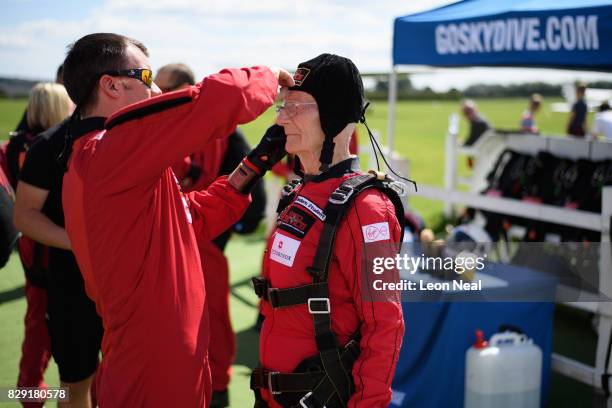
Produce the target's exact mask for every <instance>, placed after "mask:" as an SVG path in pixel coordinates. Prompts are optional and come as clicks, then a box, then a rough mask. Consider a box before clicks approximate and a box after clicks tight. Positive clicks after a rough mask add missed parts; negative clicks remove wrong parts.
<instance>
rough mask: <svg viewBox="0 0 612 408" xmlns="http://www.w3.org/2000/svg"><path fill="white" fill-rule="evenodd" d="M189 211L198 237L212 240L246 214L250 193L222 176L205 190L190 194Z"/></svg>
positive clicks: (188, 198) (188, 197)
mask: <svg viewBox="0 0 612 408" xmlns="http://www.w3.org/2000/svg"><path fill="white" fill-rule="evenodd" d="M186 196H187V200H188V201H189V203H188V204H189V210H190V211H191V217H192V222H193V228H194V230H195V234H196V238H197V239H198V240H203V239H204V240H212V239H215V238H216V237H217V236H219V235H220V234H221V233H222V232H223V231H225V230H227V229H228V228H229V227H230V226H232V225H234V224H235V223H236V222H237V221H238V220H239V219H240V217H241V216H242V214H244V212H245V211H246V209H247V207H248V206H249V204H250V202H251V196H250V195H246V194H242V193H239V192H238V191H236V189H235V188H234V187H232V186H230V185H229V184H228V182H227V176H222V177H219V178H218V179H217V180H216V181H215V182H214V183H212V184H211V185H210V186H209V187H208V188H207V189H206V190H202V191H192V192H191V193H189V194H187V195H186Z"/></svg>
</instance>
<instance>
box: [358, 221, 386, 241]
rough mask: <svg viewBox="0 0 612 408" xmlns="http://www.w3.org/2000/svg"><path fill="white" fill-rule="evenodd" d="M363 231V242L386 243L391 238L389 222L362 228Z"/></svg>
mask: <svg viewBox="0 0 612 408" xmlns="http://www.w3.org/2000/svg"><path fill="white" fill-rule="evenodd" d="M361 230H362V231H363V240H364V241H365V242H376V241H384V240H386V239H390V238H391V235H390V234H389V223H388V222H377V223H376V224H369V225H364V226H363V227H361Z"/></svg>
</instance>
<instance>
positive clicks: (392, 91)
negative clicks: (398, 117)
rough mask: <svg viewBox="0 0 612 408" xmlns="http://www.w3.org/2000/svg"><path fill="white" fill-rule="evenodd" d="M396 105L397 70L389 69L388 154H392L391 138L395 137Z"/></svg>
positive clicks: (393, 67)
mask: <svg viewBox="0 0 612 408" xmlns="http://www.w3.org/2000/svg"><path fill="white" fill-rule="evenodd" d="M396 103H397V68H396V67H395V66H392V67H391V73H390V74H389V114H388V117H387V119H388V122H387V147H388V148H389V154H391V153H392V152H393V137H394V136H395V106H396Z"/></svg>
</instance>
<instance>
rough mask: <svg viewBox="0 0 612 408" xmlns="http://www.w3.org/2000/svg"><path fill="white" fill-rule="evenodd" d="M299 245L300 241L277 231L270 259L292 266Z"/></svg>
mask: <svg viewBox="0 0 612 408" xmlns="http://www.w3.org/2000/svg"><path fill="white" fill-rule="evenodd" d="M299 247H300V241H298V240H297V239H293V238H289V237H288V236H285V235H283V234H279V233H278V232H277V233H276V234H275V235H274V242H273V243H272V246H271V247H270V259H271V260H273V261H276V262H278V263H280V264H283V265H285V266H289V267H291V266H293V261H295V254H296V253H297V251H298V248H299Z"/></svg>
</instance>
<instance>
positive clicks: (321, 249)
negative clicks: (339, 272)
mask: <svg viewBox="0 0 612 408" xmlns="http://www.w3.org/2000/svg"><path fill="white" fill-rule="evenodd" d="M375 180H376V177H375V176H373V175H372V174H362V175H360V176H356V177H351V178H349V179H346V180H344V181H343V182H342V184H340V186H339V187H338V188H337V189H336V191H334V192H333V193H332V194H331V196H330V197H329V201H328V203H327V206H325V210H324V213H325V221H324V224H323V232H322V233H321V237H320V238H319V245H318V246H317V252H316V254H315V257H314V260H313V263H312V266H311V267H309V268H306V270H307V271H308V273H310V275H311V276H312V279H313V282H324V281H327V273H328V269H329V262H330V259H331V254H332V251H333V248H334V241H335V240H336V230H337V229H338V225H340V221H342V217H343V216H344V214H345V213H346V212H347V211H348V209H349V207H350V205H351V203H352V201H353V199H355V197H356V196H357V194H356V193H359V192H360V191H362V190H364V189H365V188H366V187H368V185H369V184H371V183H372V182H373V181H375Z"/></svg>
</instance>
